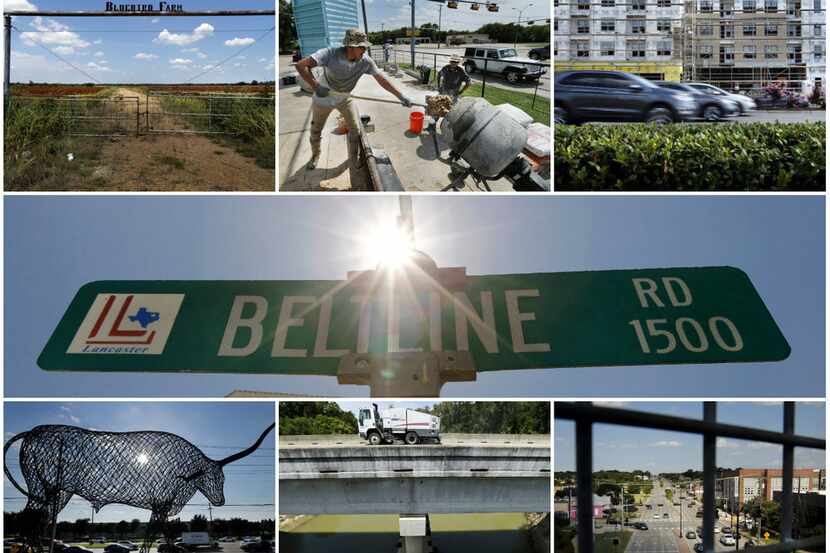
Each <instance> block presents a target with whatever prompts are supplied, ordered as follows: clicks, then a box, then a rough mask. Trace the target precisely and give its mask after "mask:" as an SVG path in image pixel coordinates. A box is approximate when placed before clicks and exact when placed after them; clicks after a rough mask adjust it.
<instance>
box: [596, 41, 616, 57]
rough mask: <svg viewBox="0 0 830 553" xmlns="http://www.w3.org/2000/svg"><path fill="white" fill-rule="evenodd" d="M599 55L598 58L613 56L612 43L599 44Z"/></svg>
mask: <svg viewBox="0 0 830 553" xmlns="http://www.w3.org/2000/svg"><path fill="white" fill-rule="evenodd" d="M599 55H600V56H613V55H614V41H608V42H600V43H599Z"/></svg>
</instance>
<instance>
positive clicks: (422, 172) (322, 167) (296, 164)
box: [279, 72, 513, 192]
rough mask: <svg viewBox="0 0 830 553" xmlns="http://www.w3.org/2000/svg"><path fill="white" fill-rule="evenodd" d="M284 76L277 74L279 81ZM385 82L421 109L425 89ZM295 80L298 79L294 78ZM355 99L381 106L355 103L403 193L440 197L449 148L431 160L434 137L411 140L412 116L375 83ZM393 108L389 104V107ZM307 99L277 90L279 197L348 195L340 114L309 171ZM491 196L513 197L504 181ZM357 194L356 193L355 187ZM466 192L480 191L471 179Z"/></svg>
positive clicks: (402, 81) (363, 84)
mask: <svg viewBox="0 0 830 553" xmlns="http://www.w3.org/2000/svg"><path fill="white" fill-rule="evenodd" d="M283 74H284V73H282V72H281V76H282V75H283ZM386 77H387V78H388V79H389V80H390V81H391V82H392V83H394V84H395V86H397V87H398V88H399V89H400V90H401V91H402V92H404V94H406V95H407V96H409V97H410V98H412V99H413V101H415V102H419V103H424V102H425V98H426V95H427V93H428V92H431V90H430V89H429V88H427V87H420V86H418V85H417V84H416V81H415V79H413V78H411V77H409V76H408V75H405V74H403V73H401V74H400V76H397V77H392V76H390V75H388V74H386ZM298 79H299V77H298ZM352 94H353V95H354V96H361V97H366V98H376V99H379V100H384V101H383V102H374V101H368V100H363V99H356V100H354V103H355V104H356V106H357V108H358V111H359V112H360V114H361V115H364V116H365V115H368V116H369V117H370V118H371V121H370V124H373V125H374V127H375V128H374V131H372V132H369V133H368V138H369V142H370V143H371V144H372V147H373V148H380V149H382V150H384V151H386V153H387V154H388V155H389V158H390V159H391V161H392V164H393V166H394V168H395V170H396V171H397V173H398V176H399V177H400V179H401V182H402V184H403V186H404V188H405V189H406V190H407V191H439V190H441V189H443V188H445V187H446V186H447V185H449V184H450V182H451V181H452V176H451V171H450V166H449V163H448V162H447V161H446V159H445V158H446V156H447V155H448V154H449V150H450V149H449V146H448V145H446V144H444V143H443V141H441V140H440V133H439V141H438V144H439V149H440V153H441V157H442V158H441V159H438V157H437V156H436V154H435V147H434V145H433V141H432V137H431V136H430V134H429V133H428V132H427V130H426V124H425V125H424V131H423V132H422V133H421V134H419V135H415V134H412V133H410V132H409V114H410V112H411V111H413V110H417V111H423V108H412V109H408V108H405V107H403V106H401V105H400V104H399V103H397V99H396V98H395V97H394V96H392V95H391V94H389V93H388V92H386V91H385V90H383V89H382V88H381V87H380V85H378V84H377V82H376V81H375V79H374V78H373V77H371V76H369V75H364V76H363V77H362V78H361V79H360V81H359V82H358V84H357V86H356V87H355V89H354V91H353V92H352ZM390 102H391V103H390ZM310 106H311V95H310V94H308V93H305V92H302V91H301V90H300V87H299V85H292V86H287V87H285V88H282V87H281V88H280V119H279V144H280V152H279V155H280V175H279V189H280V191H283V192H309V191H347V190H353V187H352V183H351V181H350V177H349V164H348V153H347V136H348V135H341V134H335V130H336V128H337V119H338V115H339V114H338V112H337V111H333V112H332V114H331V116H329V119H328V121H327V122H326V126H325V128H324V129H323V143H322V153H321V156H320V162H319V163H318V165H317V168H316V169H314V170H313V171H308V170H306V168H305V164H306V163H307V162H308V160H309V159H310V158H311V146H310V145H309V129H310V127H311V111H310ZM488 184H489V186H490V188H491V189H492V190H493V191H513V187H512V185H511V183H510V182H509V181H507V180H506V179H500V180H498V181H494V182H490V183H488ZM355 188H356V187H355ZM462 190H464V191H483V190H484V189H483V188H479V187H478V186H477V185H476V184H475V183H474V181H473V180H472V179H471V178H469V177H468V178H467V180H466V181H465V183H464V186H463V189H462Z"/></svg>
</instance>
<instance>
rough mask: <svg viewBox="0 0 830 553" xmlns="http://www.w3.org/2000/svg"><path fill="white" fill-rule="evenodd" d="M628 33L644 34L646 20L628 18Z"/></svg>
mask: <svg viewBox="0 0 830 553" xmlns="http://www.w3.org/2000/svg"><path fill="white" fill-rule="evenodd" d="M628 34H631V35H644V34H646V20H645V19H629V20H628Z"/></svg>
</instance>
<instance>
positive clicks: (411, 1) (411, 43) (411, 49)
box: [409, 0, 415, 71]
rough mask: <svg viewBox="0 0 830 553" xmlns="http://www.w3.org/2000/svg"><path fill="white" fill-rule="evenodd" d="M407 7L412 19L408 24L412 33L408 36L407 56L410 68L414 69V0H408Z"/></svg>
mask: <svg viewBox="0 0 830 553" xmlns="http://www.w3.org/2000/svg"><path fill="white" fill-rule="evenodd" d="M409 7H410V10H411V17H412V21H411V22H410V26H409V29H410V33H411V34H412V36H410V37H409V57H410V63H411V65H412V67H411V69H412V70H413V71H415V0H409Z"/></svg>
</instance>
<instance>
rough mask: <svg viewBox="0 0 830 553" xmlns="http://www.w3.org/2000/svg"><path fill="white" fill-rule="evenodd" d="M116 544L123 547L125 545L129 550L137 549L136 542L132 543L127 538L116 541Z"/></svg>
mask: <svg viewBox="0 0 830 553" xmlns="http://www.w3.org/2000/svg"><path fill="white" fill-rule="evenodd" d="M118 545H123V546H124V547H126V548H127V549H129V550H130V551H138V544H136V543H133V542H131V541H129V540H122V541H120V542H118Z"/></svg>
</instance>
